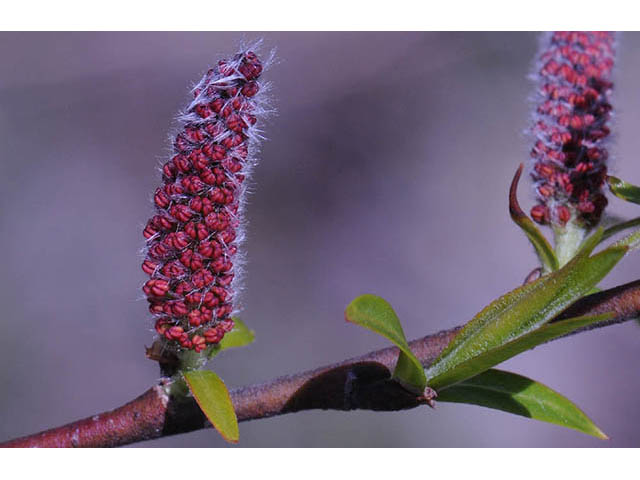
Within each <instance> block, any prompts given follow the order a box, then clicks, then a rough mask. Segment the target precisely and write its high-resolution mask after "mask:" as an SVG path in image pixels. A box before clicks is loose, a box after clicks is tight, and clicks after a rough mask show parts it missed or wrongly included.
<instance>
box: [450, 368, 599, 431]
mask: <svg viewBox="0 0 640 480" xmlns="http://www.w3.org/2000/svg"><path fill="white" fill-rule="evenodd" d="M438 401H441V402H453V403H467V404H471V405H480V406H482V407H488V408H494V409H496V410H502V411H504V412H509V413H513V414H515V415H521V416H523V417H528V418H533V419H535V420H540V421H542V422H549V423H554V424H556V425H561V426H563V427H567V428H573V429H574V430H578V431H579V432H582V433H586V434H587V435H592V436H594V437H597V438H601V439H607V438H608V437H607V436H606V435H605V434H604V433H603V432H602V431H601V430H600V429H599V428H598V427H597V426H596V425H595V424H594V423H593V422H592V421H591V419H589V417H587V416H586V415H585V414H584V412H583V411H582V410H580V409H579V408H578V407H577V406H576V405H575V404H574V403H572V402H571V401H570V400H569V399H567V398H566V397H564V396H562V395H560V394H559V393H558V392H556V391H554V390H551V389H550V388H549V387H547V386H545V385H543V384H541V383H538V382H536V381H534V380H531V379H529V378H527V377H523V376H521V375H516V374H515V373H510V372H505V371H503V370H495V369H492V370H487V371H486V372H484V373H481V374H480V375H477V376H475V377H473V378H470V379H468V380H466V381H464V382H462V383H459V384H458V385H455V386H453V387H451V388H448V389H447V390H445V391H443V392H442V393H441V394H440V395H439V396H438Z"/></svg>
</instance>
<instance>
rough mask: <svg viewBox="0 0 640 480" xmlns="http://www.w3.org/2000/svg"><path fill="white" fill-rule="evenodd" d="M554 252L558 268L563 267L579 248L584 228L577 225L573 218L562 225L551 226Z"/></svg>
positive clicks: (584, 232)
mask: <svg viewBox="0 0 640 480" xmlns="http://www.w3.org/2000/svg"><path fill="white" fill-rule="evenodd" d="M553 233H554V240H555V252H556V256H557V257H558V263H559V264H560V268H562V267H564V266H565V265H566V264H567V263H569V261H570V260H571V259H572V258H573V257H574V256H575V254H576V253H577V252H578V250H580V245H581V244H582V241H583V240H584V237H585V234H586V230H585V228H584V227H582V226H580V225H577V224H576V223H575V222H574V221H573V220H571V221H570V222H568V223H567V224H566V225H565V226H564V227H558V226H554V227H553Z"/></svg>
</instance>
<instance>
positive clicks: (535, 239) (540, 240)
mask: <svg viewBox="0 0 640 480" xmlns="http://www.w3.org/2000/svg"><path fill="white" fill-rule="evenodd" d="M522 169H523V165H522V164H520V167H519V168H518V171H517V172H516V174H515V176H514V177H513V181H512V182H511V188H510V190H509V213H510V215H511V219H512V220H513V221H514V222H515V223H516V225H518V226H519V227H520V228H521V229H522V231H523V232H524V233H525V235H526V236H527V238H528V239H529V241H530V242H531V244H532V245H533V248H535V250H536V253H537V254H538V258H539V259H540V263H541V264H542V267H543V269H544V270H545V272H552V271H554V270H557V269H558V268H559V263H558V258H557V257H556V254H555V253H554V252H553V248H551V245H550V244H549V241H548V240H547V239H546V238H545V236H544V235H543V234H542V232H541V231H540V230H539V229H538V227H536V225H535V223H533V221H532V220H531V219H530V218H529V217H527V215H526V214H525V213H524V212H523V211H522V208H520V204H519V203H518V196H517V189H518V181H519V180H520V175H522Z"/></svg>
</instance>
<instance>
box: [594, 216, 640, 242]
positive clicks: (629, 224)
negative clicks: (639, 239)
mask: <svg viewBox="0 0 640 480" xmlns="http://www.w3.org/2000/svg"><path fill="white" fill-rule="evenodd" d="M638 225H640V217H637V218H634V219H631V220H628V221H626V222H621V223H618V224H616V225H612V226H611V227H609V228H607V229H606V230H605V231H604V233H603V234H602V239H601V240H600V242H603V241H605V240H606V239H607V238H609V237H612V236H613V235H615V234H616V233H620V232H622V231H623V230H626V229H628V228H633V227H637V226H638Z"/></svg>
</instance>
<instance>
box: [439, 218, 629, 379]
mask: <svg viewBox="0 0 640 480" xmlns="http://www.w3.org/2000/svg"><path fill="white" fill-rule="evenodd" d="M601 235H602V230H601V229H599V230H598V232H597V233H596V234H594V235H593V236H591V237H590V238H589V239H588V240H587V241H586V242H585V244H584V245H583V247H582V249H581V250H580V251H579V252H578V253H577V254H576V256H575V257H574V258H573V259H572V260H571V261H570V262H569V263H567V265H565V266H564V267H563V268H561V269H560V270H557V271H556V272H553V273H550V274H548V275H545V276H543V277H541V278H539V279H538V280H536V281H534V282H532V283H529V284H526V285H523V286H521V287H519V288H516V289H515V290H513V291H511V292H509V293H507V294H506V295H504V296H502V297H500V298H499V299H498V300H496V301H494V302H493V303H491V304H490V305H489V306H487V307H486V308H485V309H484V310H482V311H481V312H480V313H478V315H476V316H475V317H474V318H473V319H472V320H471V321H470V322H469V323H468V324H467V325H465V327H464V328H463V329H462V330H461V331H460V332H459V333H458V334H457V335H456V336H455V337H454V339H453V340H452V341H451V342H450V343H449V345H448V346H447V348H445V350H444V351H443V352H442V353H441V354H440V356H439V357H438V358H437V359H436V360H435V362H434V363H433V364H432V365H431V366H430V367H429V369H428V370H427V377H428V378H429V382H428V383H429V386H430V387H432V388H437V385H440V386H442V385H450V384H451V383H452V381H451V380H452V378H453V377H457V376H458V375H457V373H456V372H455V368H456V367H457V366H458V365H460V364H462V363H464V362H467V361H469V360H471V359H473V358H474V357H477V356H479V355H481V354H484V353H486V352H488V351H490V350H493V349H496V348H498V347H501V346H502V345H504V344H506V343H508V342H511V341H512V340H515V339H517V338H518V337H520V336H522V335H525V334H527V333H530V332H532V331H533V330H535V329H537V328H539V327H540V326H541V325H543V324H545V323H547V322H548V321H549V320H551V319H552V318H554V317H555V316H556V315H558V314H559V313H560V312H562V311H563V310H564V309H566V308H567V307H568V306H569V305H571V304H572V303H573V302H574V301H576V300H577V299H578V298H580V297H581V296H582V295H584V294H585V293H587V292H588V291H590V290H591V289H592V288H593V287H594V286H596V284H597V283H598V282H599V281H600V280H602V278H604V276H605V275H606V274H607V273H609V271H610V270H611V269H612V268H613V267H614V266H615V264H616V263H617V262H618V261H619V260H620V259H621V258H622V257H623V256H624V254H625V253H626V251H627V247H624V246H618V247H610V248H608V249H606V250H604V251H602V252H600V253H598V254H596V255H594V256H593V257H589V254H590V253H591V252H592V251H593V249H594V248H595V246H596V245H597V243H598V242H599V240H600V237H601Z"/></svg>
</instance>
